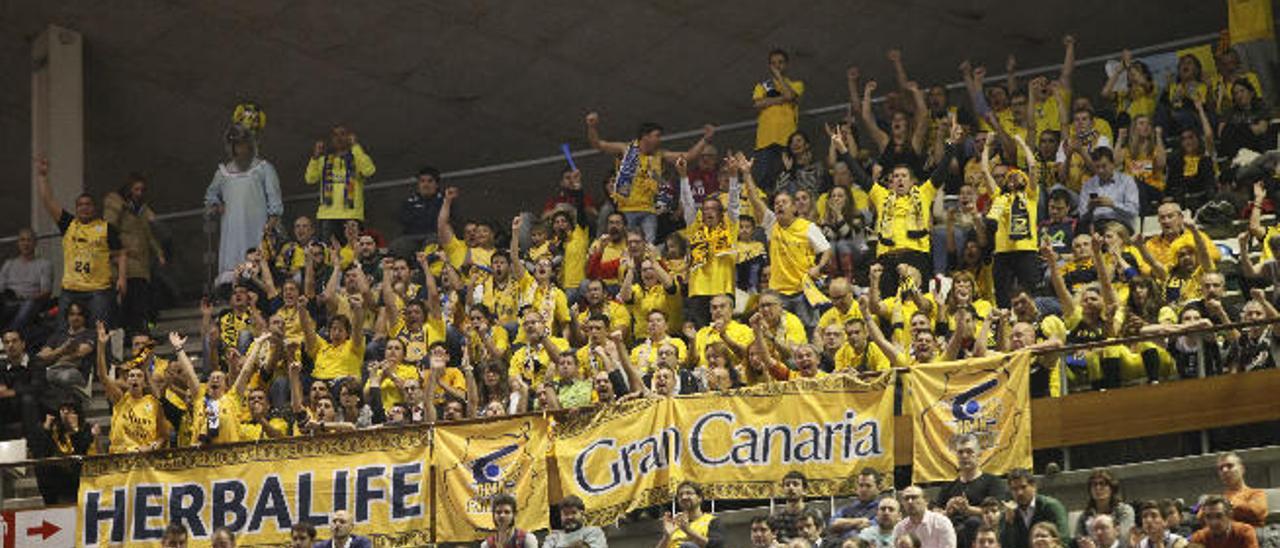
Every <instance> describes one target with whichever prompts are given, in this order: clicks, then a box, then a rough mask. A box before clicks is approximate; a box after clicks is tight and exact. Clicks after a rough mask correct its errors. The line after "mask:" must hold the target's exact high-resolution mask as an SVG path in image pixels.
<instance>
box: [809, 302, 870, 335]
mask: <svg viewBox="0 0 1280 548" xmlns="http://www.w3.org/2000/svg"><path fill="white" fill-rule="evenodd" d="M861 319H862V307H860V306H858V301H853V302H850V303H849V310H848V311H846V312H841V311H840V308H839V307H836V306H832V307H831V308H828V309H827V311H826V312H823V313H822V317H820V318H818V330H819V331H821V330H823V329H826V328H827V326H830V325H838V326H841V327H844V324H845V322H847V321H849V320H861Z"/></svg>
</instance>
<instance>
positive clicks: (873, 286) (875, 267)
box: [862, 263, 889, 318]
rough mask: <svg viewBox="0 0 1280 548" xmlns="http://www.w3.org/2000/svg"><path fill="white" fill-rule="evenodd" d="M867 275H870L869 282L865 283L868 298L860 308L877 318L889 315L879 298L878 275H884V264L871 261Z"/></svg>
mask: <svg viewBox="0 0 1280 548" xmlns="http://www.w3.org/2000/svg"><path fill="white" fill-rule="evenodd" d="M868 275H869V277H870V283H869V284H867V287H868V292H869V294H870V298H869V299H868V301H867V304H866V305H865V306H863V308H862V309H863V310H865V311H867V312H868V313H870V314H871V315H872V316H875V317H877V318H887V317H888V316H889V311H888V310H885V309H884V305H883V303H882V302H881V299H880V277H881V276H883V275H884V265H882V264H880V263H872V264H871V268H870V271H869V274H868Z"/></svg>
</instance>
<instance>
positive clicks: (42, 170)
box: [36, 154, 49, 177]
mask: <svg viewBox="0 0 1280 548" xmlns="http://www.w3.org/2000/svg"><path fill="white" fill-rule="evenodd" d="M36 175H39V176H41V177H48V176H49V158H48V157H47V156H45V155H43V154H42V155H40V156H37V157H36Z"/></svg>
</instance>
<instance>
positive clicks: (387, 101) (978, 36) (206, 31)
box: [0, 0, 1225, 234]
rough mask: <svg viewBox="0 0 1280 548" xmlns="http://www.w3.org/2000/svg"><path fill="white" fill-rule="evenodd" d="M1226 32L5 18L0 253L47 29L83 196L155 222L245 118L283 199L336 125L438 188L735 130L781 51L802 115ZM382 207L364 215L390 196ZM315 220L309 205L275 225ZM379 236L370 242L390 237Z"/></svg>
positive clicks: (437, 8)
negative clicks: (495, 167) (1066, 41)
mask: <svg viewBox="0 0 1280 548" xmlns="http://www.w3.org/2000/svg"><path fill="white" fill-rule="evenodd" d="M1224 21H1225V8H1224V6H1223V5H1222V3H1221V2H1206V1H1204V0H1165V1H1162V2H1159V3H1158V4H1157V3H1152V2H1140V1H1129V0H1122V1H1115V0H1042V1H1034V2H996V1H990V0H908V1H893V2H880V1H877V2H872V1H865V0H858V1H853V0H845V1H831V0H826V1H812V2H770V1H763V0H739V1H736V2H682V1H674V0H656V1H648V2H641V1H633V0H622V1H614V2H570V1H564V0H556V1H551V2H501V1H492V0H472V1H464V0H435V1H409V0H399V1H370V2H309V1H301V0H252V1H248V0H238V1H236V0H211V1H202V2H179V1H160V0H125V1H118V2H99V1H87V0H85V1H72V2H61V1H52V0H0V71H2V72H0V73H2V74H5V75H7V77H5V78H3V79H0V159H2V160H3V163H4V165H6V166H8V174H7V176H6V179H7V180H8V181H9V182H8V183H6V184H5V186H6V187H7V188H8V189H9V190H10V192H8V193H7V194H8V197H9V198H10V199H9V200H5V201H4V202H7V203H8V204H9V205H5V206H3V209H2V210H0V233H3V234H9V233H12V232H13V231H14V230H15V229H16V228H17V227H18V226H21V225H22V224H25V223H26V221H27V219H26V218H25V217H26V215H27V211H29V209H28V206H27V203H28V200H29V195H28V192H29V191H28V190H27V184H26V181H28V180H29V173H28V169H29V167H28V166H29V160H28V159H29V158H30V143H29V139H30V113H29V104H30V97H29V95H30V80H29V78H28V77H27V76H26V75H27V74H29V64H30V61H29V58H30V45H29V44H30V40H31V39H32V38H33V37H34V36H35V35H36V34H37V33H39V32H40V31H41V30H42V29H44V28H45V26H46V25H48V24H56V25H61V26H64V27H67V28H71V29H74V30H77V31H79V32H81V33H82V34H83V35H84V37H85V44H86V46H85V47H86V51H85V71H86V78H85V82H86V88H87V89H86V103H87V104H86V138H87V141H88V142H87V143H86V147H85V149H86V156H87V157H86V169H85V172H86V174H87V176H86V178H87V181H86V185H87V186H88V187H89V188H90V189H91V190H94V191H98V192H102V191H105V190H107V189H110V188H112V187H114V186H115V185H116V184H117V183H118V182H119V181H120V179H121V177H122V176H123V174H124V173H127V172H129V171H132V170H141V171H143V172H146V173H148V174H150V175H151V180H152V190H151V191H152V200H153V202H154V204H155V206H156V209H157V210H159V211H162V212H163V211H172V210H177V209H187V208H191V207H198V205H199V201H200V197H201V196H202V195H203V190H204V187H205V185H207V183H208V180H209V176H210V174H211V173H212V171H213V167H214V165H215V164H216V163H217V162H218V161H219V160H220V158H221V154H222V148H221V145H220V135H221V133H222V131H223V129H224V128H225V127H226V123H227V120H228V118H229V112H230V108H231V107H232V106H233V105H234V104H235V103H236V102H237V101H238V100H239V99H241V98H252V99H254V100H256V101H257V102H258V103H259V104H261V105H262V106H263V107H264V108H265V109H266V111H267V113H268V125H267V131H266V138H265V147H264V148H265V153H266V156H267V157H268V158H270V159H271V160H272V161H274V162H275V163H276V165H277V167H278V168H279V170H280V174H281V179H282V182H283V183H284V187H285V192H286V194H296V193H299V192H302V191H304V186H303V185H302V182H301V174H302V168H303V167H304V165H305V161H306V157H307V154H308V150H309V149H310V144H311V143H312V142H314V140H315V139H316V138H318V137H320V136H322V135H324V134H325V132H326V129H327V128H328V127H329V126H330V125H331V124H333V123H335V122H343V123H346V124H347V125H348V126H349V127H351V128H352V129H353V130H354V131H356V132H357V133H358V134H359V136H360V139H361V141H362V142H363V143H364V144H365V146H366V148H367V149H368V150H369V151H370V153H371V154H372V156H373V157H374V159H375V161H376V162H377V164H378V168H379V170H378V171H379V173H378V176H377V177H375V179H377V180H386V179H392V178H399V177H403V176H406V175H409V174H411V173H412V172H414V171H415V170H416V169H417V168H418V167H419V166H421V165H422V164H424V163H431V164H434V165H436V166H437V167H440V168H441V169H444V170H446V171H447V170H452V169H461V168H467V167H475V166H480V165H485V164H490V163H496V162H503V161H511V160H517V159H522V158H530V157H539V156H546V155H549V154H554V153H555V152H556V150H557V145H558V144H559V143H561V142H565V141H568V142H571V143H573V144H574V147H575V148H580V147H582V146H584V145H585V143H584V142H583V141H584V139H583V135H582V134H583V131H582V123H581V120H582V114H583V113H585V112H586V111H587V110H588V109H599V110H600V111H601V112H602V113H603V128H604V133H605V134H606V136H618V137H625V136H626V135H628V134H629V133H630V132H631V130H632V128H634V127H635V126H636V124H637V123H639V122H640V121H643V120H657V121H660V122H662V123H664V124H665V125H666V126H667V127H668V128H670V129H688V128H693V127H698V126H700V125H702V124H703V123H705V122H730V121H739V120H744V119H749V118H751V117H752V116H753V114H752V111H751V108H750V101H749V92H750V86H751V85H752V83H753V82H754V81H757V80H759V79H760V78H761V77H763V75H764V57H765V55H764V53H765V52H766V51H767V50H768V49H769V48H771V47H774V46H782V47H785V48H787V49H788V50H790V51H792V52H793V54H792V68H793V70H792V73H793V74H795V75H796V76H798V77H800V78H802V79H804V80H806V81H807V83H808V86H809V94H808V95H807V96H806V97H805V103H806V106H809V107H812V106H819V105H826V104H832V103H836V102H840V101H842V100H843V99H844V95H845V91H844V83H843V71H844V68H845V67H846V66H847V65H849V64H851V63H856V64H859V65H860V66H862V68H863V73H864V74H867V75H870V76H873V77H879V78H880V79H881V80H882V81H887V80H888V79H889V78H890V73H889V71H888V63H887V62H886V61H885V60H884V53H883V52H884V51H885V50H886V49H887V48H890V47H894V46H898V47H901V48H902V49H903V52H904V58H905V60H906V63H907V67H908V69H909V70H910V71H911V73H912V76H913V77H914V78H917V79H919V80H920V81H921V82H926V83H927V82H938V81H952V80H954V79H955V74H956V73H955V66H956V65H957V64H958V63H959V62H960V61H961V60H962V59H963V58H964V57H966V56H971V57H972V58H974V59H975V60H977V61H979V62H986V63H989V64H991V65H993V72H998V69H996V68H994V67H1001V68H1002V66H1003V59H1004V56H1005V54H1006V53H1007V52H1009V51H1016V52H1018V54H1019V57H1020V59H1021V60H1022V65H1023V66H1034V65H1041V64H1047V63H1053V62H1057V61H1058V60H1060V57H1061V54H1062V53H1061V51H1062V47H1061V40H1060V37H1061V35H1062V34H1063V33H1066V32H1071V33H1074V34H1076V35H1077V36H1079V42H1080V54H1081V56H1088V55H1093V54H1098V53H1103V52H1109V51H1116V50H1118V49H1120V48H1122V47H1125V46H1129V45H1132V46H1140V45H1145V44H1151V43H1156V42H1160V41H1164V40H1169V39H1175V38H1181V37H1186V36H1191V35H1196V34H1203V33H1207V32H1213V31H1215V30H1217V29H1220V28H1222V27H1223V26H1224V24H1225V23H1224ZM1093 70H1094V72H1097V69H1096V68H1095V69H1093ZM1090 85H1092V84H1090ZM1090 91H1091V90H1090ZM748 137H749V135H748V133H747V132H741V133H738V134H735V135H728V136H725V137H723V138H721V139H722V143H723V142H729V143H730V144H733V143H737V144H739V145H742V144H746V143H747V140H748ZM598 164H599V162H598V161H597V162H595V163H591V162H588V165H589V166H590V165H598ZM554 173H555V169H554V168H550V167H548V168H544V169H534V170H523V171H518V172H513V173H508V174H502V175H492V176H485V177H482V178H474V179H468V180H467V181H465V182H460V184H463V185H466V186H467V187H470V188H472V189H473V190H470V191H468V192H466V193H465V194H464V201H463V204H462V205H463V207H464V208H466V209H467V210H468V211H469V212H471V213H476V214H492V215H499V214H502V215H505V214H508V213H509V212H511V211H515V210H516V209H517V208H518V207H521V206H527V205H528V204H529V203H532V202H535V201H536V202H538V203H540V200H541V196H542V194H543V193H544V192H545V190H544V188H546V187H547V186H548V184H549V183H548V181H552V180H554ZM597 175H599V173H597V174H594V175H592V174H589V176H590V177H592V178H593V179H594V178H595V177H596V176H597ZM382 194H384V195H386V196H385V197H381V198H379V197H375V198H374V199H373V200H371V206H372V207H374V208H375V211H376V210H378V209H377V208H378V207H390V206H389V205H385V204H392V203H393V202H394V201H395V199H397V198H399V197H400V196H401V195H402V192H401V191H396V192H383V193H382ZM513 196H521V197H523V196H528V197H530V198H528V199H527V200H526V199H523V198H515V199H512V198H511V197H513ZM495 198H497V199H495ZM379 203H382V204H384V205H382V206H379V205H378V204H379ZM14 206H16V207H14ZM312 210H313V206H312V204H310V203H307V202H303V203H299V204H295V205H294V206H293V207H291V212H290V213H291V214H297V213H304V212H310V211H312ZM371 217H374V215H371ZM385 218H386V216H384V217H383V218H379V219H375V223H378V224H381V225H382V228H384V229H390V230H391V231H393V232H394V231H395V230H397V228H396V227H394V226H389V225H387V224H384V223H385V221H384V220H383V219H385Z"/></svg>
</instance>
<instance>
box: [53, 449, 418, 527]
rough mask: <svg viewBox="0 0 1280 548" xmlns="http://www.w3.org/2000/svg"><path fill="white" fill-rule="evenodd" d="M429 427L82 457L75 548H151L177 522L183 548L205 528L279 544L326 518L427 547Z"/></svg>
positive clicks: (321, 522) (324, 523)
mask: <svg viewBox="0 0 1280 548" xmlns="http://www.w3.org/2000/svg"><path fill="white" fill-rule="evenodd" d="M430 435H431V434H430V429H428V428H425V427H424V428H416V429H405V430H372V431H367V432H357V433H351V434H346V435H343V436H325V437H320V438H296V439H290V440H285V441H278V442H271V443H263V444H260V445H247V444H245V445H232V446H226V447H215V448H211V449H203V450H198V451H197V450H177V451H163V452H156V453H150V454H137V455H116V456H113V457H112V458H110V459H90V460H87V461H86V462H85V464H84V470H83V475H82V477H81V481H80V495H79V501H80V514H79V518H78V523H77V531H78V535H77V539H76V543H77V545H78V546H99V545H102V546H106V545H108V544H110V545H118V546H159V545H160V539H161V536H162V535H163V533H164V528H165V526H166V525H167V524H168V523H170V522H179V523H182V524H184V525H186V526H187V528H188V530H190V531H191V545H192V546H208V545H209V535H210V534H212V532H213V530H214V528H216V527H220V526H226V527H229V528H231V529H232V530H233V531H236V536H237V540H238V541H239V542H238V544H239V546H268V545H281V544H284V543H287V542H288V541H289V528H290V527H291V526H292V525H293V524H294V523H301V522H303V521H310V522H312V523H314V524H315V525H316V527H317V528H318V529H319V530H320V536H321V538H328V523H329V519H330V518H331V517H332V515H333V513H334V512H335V511H339V510H345V511H347V512H348V513H349V514H350V516H351V519H352V521H353V523H354V530H355V533H356V534H360V535H364V536H368V537H372V538H373V539H374V541H375V543H376V545H397V546H398V545H418V544H427V543H428V542H429V540H430V539H429V538H428V535H429V527H427V523H428V521H427V519H428V512H429V511H430V509H429V507H428V502H427V501H428V498H429V497H428V485H429V476H428V474H429V469H428V463H427V454H428V451H429V447H430Z"/></svg>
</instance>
